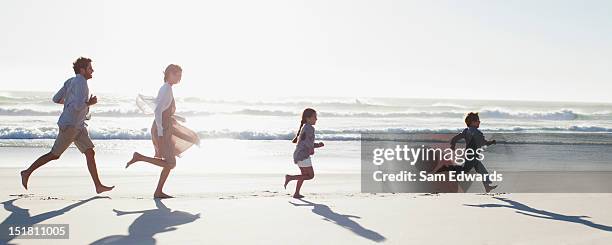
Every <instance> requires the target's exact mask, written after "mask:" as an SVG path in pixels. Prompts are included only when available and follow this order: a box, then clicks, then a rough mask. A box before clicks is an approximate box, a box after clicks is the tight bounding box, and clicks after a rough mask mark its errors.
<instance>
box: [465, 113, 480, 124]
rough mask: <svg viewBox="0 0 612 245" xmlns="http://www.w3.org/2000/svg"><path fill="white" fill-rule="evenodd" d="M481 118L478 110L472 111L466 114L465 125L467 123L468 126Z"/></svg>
mask: <svg viewBox="0 0 612 245" xmlns="http://www.w3.org/2000/svg"><path fill="white" fill-rule="evenodd" d="M478 120H480V118H479V117H478V112H470V113H468V114H467V115H465V125H467V126H468V127H469V126H470V124H471V123H472V122H474V121H478Z"/></svg>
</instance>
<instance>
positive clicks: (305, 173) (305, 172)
mask: <svg viewBox="0 0 612 245" xmlns="http://www.w3.org/2000/svg"><path fill="white" fill-rule="evenodd" d="M300 171H301V172H302V174H301V175H285V187H286V186H287V183H289V182H290V181H291V180H297V184H296V186H295V193H294V194H293V197H294V198H303V197H304V196H302V195H301V194H300V189H301V188H302V184H303V183H304V180H311V179H312V178H314V170H313V169H312V167H300Z"/></svg>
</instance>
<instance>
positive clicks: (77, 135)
mask: <svg viewBox="0 0 612 245" xmlns="http://www.w3.org/2000/svg"><path fill="white" fill-rule="evenodd" d="M73 142H74V145H76V147H77V148H78V149H79V151H80V152H82V153H85V151H87V150H88V149H92V148H94V144H93V142H91V139H90V138H89V133H87V129H86V128H76V127H73V126H68V127H60V129H59V133H58V134H57V138H56V139H55V143H53V148H51V153H52V154H53V155H56V156H60V155H62V153H64V151H66V149H68V146H70V144H71V143H73Z"/></svg>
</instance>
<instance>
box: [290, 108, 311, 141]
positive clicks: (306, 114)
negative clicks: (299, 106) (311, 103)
mask: <svg viewBox="0 0 612 245" xmlns="http://www.w3.org/2000/svg"><path fill="white" fill-rule="evenodd" d="M316 113H317V111H315V110H314V109H312V108H306V109H304V112H302V121H301V122H300V127H299V128H298V132H297V134H296V135H295V138H293V141H291V142H293V143H297V142H298V137H300V132H301V131H302V126H304V124H305V123H306V118H310V117H312V116H313V115H314V114H316Z"/></svg>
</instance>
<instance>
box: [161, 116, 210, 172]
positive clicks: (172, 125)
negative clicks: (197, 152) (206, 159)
mask: <svg viewBox="0 0 612 245" xmlns="http://www.w3.org/2000/svg"><path fill="white" fill-rule="evenodd" d="M151 139H152V140H153V146H154V147H155V157H157V158H162V159H164V160H166V161H171V162H175V161H176V158H175V157H176V156H178V157H180V155H181V153H183V152H184V151H186V150H187V149H189V147H191V146H193V145H200V137H199V136H198V134H196V132H194V131H193V130H191V129H188V128H187V127H185V126H183V125H181V124H180V123H179V122H177V121H176V119H174V118H173V117H171V118H170V120H168V124H167V125H164V136H162V137H158V136H157V125H156V124H155V121H153V126H151Z"/></svg>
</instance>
